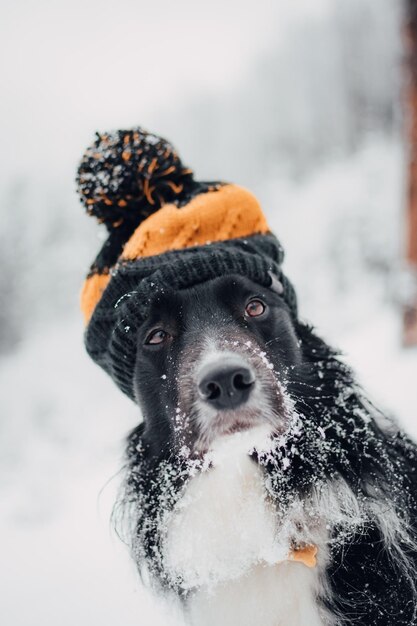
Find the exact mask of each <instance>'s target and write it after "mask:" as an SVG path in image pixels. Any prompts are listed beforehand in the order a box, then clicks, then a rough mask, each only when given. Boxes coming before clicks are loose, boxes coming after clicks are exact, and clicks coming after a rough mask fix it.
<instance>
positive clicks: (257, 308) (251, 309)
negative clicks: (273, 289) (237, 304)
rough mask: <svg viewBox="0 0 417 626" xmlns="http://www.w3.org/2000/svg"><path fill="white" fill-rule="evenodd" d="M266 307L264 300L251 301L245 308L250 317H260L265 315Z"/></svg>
mask: <svg viewBox="0 0 417 626" xmlns="http://www.w3.org/2000/svg"><path fill="white" fill-rule="evenodd" d="M265 309H266V305H265V304H264V303H263V302H262V300H251V301H250V302H248V304H247V305H246V308H245V313H246V315H248V316H249V317H259V316H260V315H262V314H263V313H265Z"/></svg>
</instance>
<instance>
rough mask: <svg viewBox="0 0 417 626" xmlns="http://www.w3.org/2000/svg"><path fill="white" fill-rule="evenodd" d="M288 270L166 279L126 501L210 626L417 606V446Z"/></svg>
mask: <svg viewBox="0 0 417 626" xmlns="http://www.w3.org/2000/svg"><path fill="white" fill-rule="evenodd" d="M281 292H282V285H281V283H280V281H279V280H277V279H273V280H272V283H271V286H270V287H265V286H262V285H260V284H257V283H256V282H254V281H252V280H250V279H248V278H246V277H244V276H242V275H228V276H221V277H219V278H214V279H212V280H209V281H205V282H203V283H201V284H196V285H193V286H192V287H190V288H188V289H183V290H172V291H170V290H169V289H166V290H164V291H163V293H159V292H158V293H157V294H156V295H155V296H154V297H153V299H152V300H151V302H150V314H149V316H148V317H147V319H146V320H145V321H144V322H143V323H142V324H141V326H140V328H139V330H138V333H137V352H136V364H135V371H134V393H135V398H136V401H137V403H138V404H139V406H140V408H141V411H142V414H143V421H142V422H141V423H140V424H139V425H138V426H137V427H136V428H135V429H134V430H133V431H132V432H131V433H130V435H129V437H128V441H127V452H126V478H125V481H124V487H123V493H122V495H121V497H120V501H119V502H118V505H117V508H116V514H117V517H118V518H119V519H122V520H124V532H126V531H127V532H128V540H129V543H130V546H131V549H132V553H133V556H134V559H135V561H136V562H137V565H138V568H139V571H140V572H141V574H142V576H143V578H144V579H145V580H147V581H148V582H149V583H150V584H151V586H152V587H153V588H154V589H157V590H158V591H159V592H162V593H164V594H166V595H167V596H170V597H175V598H177V599H178V601H179V602H180V604H181V606H182V609H183V611H184V615H185V618H186V620H187V621H188V623H191V624H194V625H196V626H205V625H216V626H226V625H227V626H234V625H236V626H237V625H239V626H255V625H258V624H259V625H261V624H262V626H307V624H308V625H309V626H319V625H326V626H335V625H349V624H352V625H363V626H365V625H366V626H371V625H372V626H399V625H404V626H405V625H407V626H410V625H412V624H417V609H416V606H417V593H416V580H417V573H416V572H417V543H416V542H417V503H416V495H417V491H416V487H417V448H416V445H415V444H414V442H413V441H411V440H410V439H409V438H408V437H407V436H406V435H405V434H404V433H403V432H401V431H400V429H399V428H398V426H397V425H396V423H395V422H394V421H393V420H392V419H390V418H388V417H386V416H385V415H383V414H382V413H381V412H380V411H379V410H378V409H377V408H376V407H375V406H374V405H373V404H372V403H371V402H370V401H369V400H368V399H367V398H366V396H365V395H364V393H363V391H362V390H361V389H360V387H359V386H358V384H357V383H356V382H355V378H354V375H353V373H352V371H351V369H350V368H349V367H348V366H347V365H346V364H345V363H344V362H342V360H340V358H339V355H338V353H337V352H336V351H335V350H334V349H332V348H331V347H330V346H328V345H327V343H326V342H324V341H323V340H322V339H320V338H319V337H318V336H317V335H316V333H315V332H314V330H313V328H312V327H311V326H309V325H307V324H305V323H303V322H301V321H299V320H298V319H295V318H294V316H292V315H291V314H290V311H289V309H288V306H287V304H286V303H285V302H284V300H283V299H282V298H281V297H280V294H281Z"/></svg>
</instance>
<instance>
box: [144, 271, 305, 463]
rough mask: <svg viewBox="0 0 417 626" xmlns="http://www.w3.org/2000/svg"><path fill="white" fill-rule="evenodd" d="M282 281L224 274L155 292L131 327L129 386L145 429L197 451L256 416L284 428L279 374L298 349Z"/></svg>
mask: <svg viewBox="0 0 417 626" xmlns="http://www.w3.org/2000/svg"><path fill="white" fill-rule="evenodd" d="M281 289H282V287H281V285H280V284H279V283H278V282H277V281H275V282H274V281H273V283H272V286H271V288H265V287H260V286H259V285H257V284H256V283H254V282H252V281H251V280H249V279H247V278H244V277H242V276H226V277H221V278H217V279H214V280H212V281H209V282H206V283H204V284H200V285H196V286H194V287H192V288H190V289H186V290H183V291H180V292H175V293H174V292H166V293H164V294H162V295H161V294H160V295H158V296H157V297H155V298H154V300H153V301H152V303H151V308H150V315H149V318H148V319H147V320H146V322H145V323H144V324H143V325H142V327H141V329H140V332H139V334H138V348H137V360H136V371H135V393H136V397H137V400H138V403H139V404H140V406H141V409H142V412H143V416H144V424H145V427H144V433H143V438H144V439H145V440H148V442H149V445H150V446H152V447H153V448H154V453H155V454H160V452H161V451H163V450H164V449H165V448H166V447H167V445H169V446H170V447H171V450H172V445H173V442H177V443H178V445H180V446H182V447H183V448H184V447H185V449H186V450H188V451H189V452H191V453H198V452H203V451H205V450H206V449H207V447H208V446H209V445H210V443H211V442H212V441H213V440H214V439H215V438H216V437H218V436H222V435H224V434H227V433H231V432H234V431H236V430H240V429H246V428H250V427H251V426H255V425H258V424H261V423H269V424H270V426H271V430H273V431H276V432H279V431H280V430H283V429H285V424H286V420H287V411H286V396H285V393H284V388H285V383H286V380H287V377H288V375H289V373H290V372H291V369H292V368H294V367H296V366H297V365H298V364H299V363H300V362H301V359H302V353H301V349H300V346H299V341H298V339H297V336H296V332H295V329H294V325H293V322H292V319H291V315H290V313H289V310H288V308H287V306H286V304H285V302H284V300H283V299H282V297H281V296H280V291H281Z"/></svg>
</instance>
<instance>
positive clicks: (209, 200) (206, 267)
mask: <svg viewBox="0 0 417 626" xmlns="http://www.w3.org/2000/svg"><path fill="white" fill-rule="evenodd" d="M77 184H78V191H79V194H80V196H81V200H82V202H83V204H84V205H85V207H86V209H87V212H88V213H89V214H90V215H94V216H95V217H96V218H97V219H98V221H99V222H100V223H104V224H105V225H106V227H107V230H108V238H107V240H106V241H105V243H104V245H103V247H102V249H101V250H100V252H99V254H98V256H97V258H96V260H95V261H94V263H93V265H92V266H91V268H90V271H89V273H88V276H87V279H86V281H85V283H84V286H83V289H82V293H81V309H82V311H83V314H84V318H85V323H86V332H85V343H86V347H87V351H88V353H89V354H90V356H91V357H92V358H93V359H94V361H96V363H98V364H99V365H100V366H101V367H102V368H103V369H104V370H105V371H106V372H108V373H109V374H110V376H111V377H112V378H113V380H114V381H115V382H116V384H117V385H118V386H119V387H120V389H121V390H122V391H123V392H124V393H126V394H127V395H128V396H129V397H130V398H132V399H134V393H133V372H134V366H135V359H136V330H137V329H138V327H139V326H140V324H141V323H142V322H143V321H144V320H145V319H146V316H147V315H148V307H149V302H150V300H151V296H152V295H153V294H156V293H157V292H160V291H163V290H164V289H167V288H169V289H175V290H177V289H184V288H186V287H190V286H192V285H195V284H197V283H202V282H205V281H207V280H210V279H213V278H216V277H218V276H224V275H227V274H241V275H243V276H247V277H248V278H250V279H252V280H254V281H255V282H257V283H259V284H261V285H263V286H265V287H268V286H270V285H271V281H272V276H274V275H275V276H276V277H277V278H278V279H279V280H280V282H281V283H282V285H283V293H282V298H283V299H284V300H285V302H286V303H287V305H288V307H289V309H290V311H291V313H292V314H293V315H294V316H296V314H297V310H296V308H297V305H296V297H295V293H294V289H293V287H292V285H291V284H290V282H289V281H288V280H287V279H286V277H285V276H284V275H283V273H282V271H281V264H282V261H283V258H284V252H283V249H282V247H281V245H280V244H279V242H278V240H277V239H276V238H275V236H274V235H272V234H271V233H270V231H269V228H268V224H267V222H266V219H265V216H264V214H263V213H262V210H261V207H260V205H259V203H258V201H257V200H256V198H255V197H254V196H253V195H252V194H251V193H250V192H249V191H247V190H246V189H244V188H242V187H239V186H237V185H233V184H228V183H224V182H197V181H195V180H194V178H193V172H192V170H190V169H189V168H187V167H185V166H184V165H183V164H182V162H181V160H180V158H179V157H178V155H177V153H176V151H175V150H174V148H173V146H172V145H171V144H170V143H168V142H167V141H165V140H164V139H162V138H160V137H156V136H155V135H153V134H150V133H148V132H146V131H144V130H143V129H142V128H135V129H133V130H128V131H125V130H120V131H117V132H114V133H106V134H103V135H99V134H97V139H96V140H95V142H94V144H93V145H92V146H91V147H89V148H88V149H87V151H86V153H85V154H84V156H83V159H82V161H81V164H80V167H79V169H78V176H77Z"/></svg>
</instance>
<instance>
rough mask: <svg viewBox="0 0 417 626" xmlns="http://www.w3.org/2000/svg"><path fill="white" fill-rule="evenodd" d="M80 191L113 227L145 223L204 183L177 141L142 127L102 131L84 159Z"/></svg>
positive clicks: (98, 215)
mask: <svg viewBox="0 0 417 626" xmlns="http://www.w3.org/2000/svg"><path fill="white" fill-rule="evenodd" d="M77 185H78V192H79V194H80V196H81V200H82V202H83V204H84V205H85V207H86V209H87V212H88V213H89V214H90V215H94V216H95V217H96V218H97V219H98V220H99V222H101V223H105V224H106V226H107V228H108V229H109V230H110V231H111V230H112V229H113V228H115V227H118V226H120V224H121V223H123V222H124V221H126V220H128V221H132V222H134V223H135V224H139V223H140V222H141V221H142V220H144V219H145V218H146V217H148V216H149V215H151V214H152V213H154V212H155V211H157V210H158V209H159V208H160V207H161V206H162V205H163V204H165V203H167V202H175V203H176V204H178V203H180V202H181V198H186V197H187V196H188V194H189V193H190V192H191V190H192V189H193V188H194V187H195V186H196V185H198V184H197V183H195V181H194V179H193V172H192V170H191V169H189V168H187V167H184V165H183V164H182V162H181V159H180V158H179V156H178V154H177V153H176V151H175V149H174V148H173V146H172V145H171V144H170V143H169V142H168V141H166V140H165V139H162V138H161V137H157V136H156V135H153V134H151V133H148V132H146V131H145V130H143V129H142V128H139V127H138V128H134V129H132V130H119V131H116V132H114V133H104V134H102V135H100V134H99V133H97V139H96V141H95V142H94V144H93V145H92V146H90V147H89V148H88V149H87V150H86V152H85V154H84V156H83V158H82V161H81V164H80V166H79V168H78V175H77Z"/></svg>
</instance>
